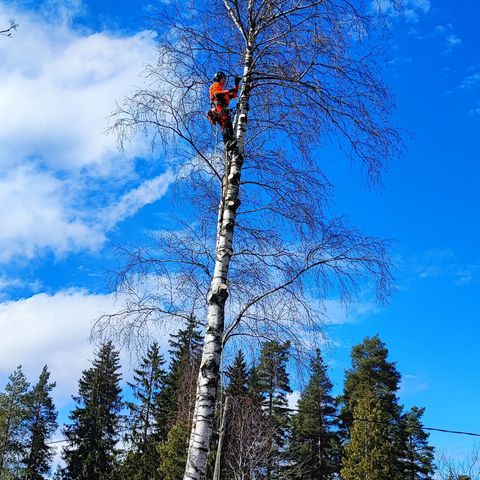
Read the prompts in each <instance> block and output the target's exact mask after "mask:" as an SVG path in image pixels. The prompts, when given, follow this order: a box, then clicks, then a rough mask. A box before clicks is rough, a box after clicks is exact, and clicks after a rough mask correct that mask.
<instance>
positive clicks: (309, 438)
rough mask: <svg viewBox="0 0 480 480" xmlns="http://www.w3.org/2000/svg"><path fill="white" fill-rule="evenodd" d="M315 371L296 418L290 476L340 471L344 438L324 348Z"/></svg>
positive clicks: (309, 479) (315, 478)
mask: <svg viewBox="0 0 480 480" xmlns="http://www.w3.org/2000/svg"><path fill="white" fill-rule="evenodd" d="M310 368H311V371H312V374H311V377H310V381H309V382H308V385H307V387H306V388H305V391H304V392H303V393H302V395H301V397H300V399H299V401H298V413H297V414H296V415H295V416H294V417H293V421H292V435H291V436H292V439H291V442H290V449H289V450H290V451H289V457H290V458H289V459H290V462H291V469H290V470H291V475H290V478H295V479H305V480H328V479H332V478H334V477H335V474H336V473H338V470H339V460H340V440H339V438H338V434H337V432H336V428H335V423H336V418H335V416H336V412H337V407H336V401H335V399H334V398H333V397H332V395H331V390H332V387H333V385H332V383H331V381H330V380H329V378H328V375H327V367H326V366H325V364H324V363H323V358H322V355H321V352H320V350H318V349H317V351H316V355H315V357H314V358H313V359H312V361H311V365H310Z"/></svg>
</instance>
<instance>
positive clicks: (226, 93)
mask: <svg viewBox="0 0 480 480" xmlns="http://www.w3.org/2000/svg"><path fill="white" fill-rule="evenodd" d="M237 94H238V87H234V88H232V89H231V90H225V89H224V88H223V85H222V84H221V83H220V82H214V83H213V85H212V86H211V87H210V100H211V101H212V104H213V103H214V102H215V101H217V102H219V104H220V105H221V106H222V107H228V104H229V103H230V99H232V98H237Z"/></svg>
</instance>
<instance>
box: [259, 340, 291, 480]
mask: <svg viewBox="0 0 480 480" xmlns="http://www.w3.org/2000/svg"><path fill="white" fill-rule="evenodd" d="M289 349H290V342H285V343H279V342H277V341H268V342H265V343H264V344H263V346H262V351H261V353H260V363H259V365H258V369H257V371H256V373H255V375H257V376H258V380H257V379H255V381H256V382H257V386H256V388H259V389H260V394H261V397H262V399H263V400H262V405H263V408H264V410H265V415H266V417H267V419H268V422H269V425H270V426H271V428H273V431H274V435H273V436H272V439H271V442H270V455H269V456H268V458H267V461H266V465H265V470H266V476H265V478H266V479H267V480H268V479H270V478H272V477H274V476H276V475H277V474H278V473H279V471H280V470H281V468H282V467H281V464H282V463H283V460H284V448H285V443H286V434H287V432H286V430H287V427H288V424H289V417H290V414H289V411H288V409H287V407H288V398H287V394H289V393H291V392H292V389H291V388H290V380H289V376H288V372H287V363H288V360H289Z"/></svg>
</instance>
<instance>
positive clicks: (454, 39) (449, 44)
mask: <svg viewBox="0 0 480 480" xmlns="http://www.w3.org/2000/svg"><path fill="white" fill-rule="evenodd" d="M445 42H446V47H445V50H444V52H443V53H444V54H445V55H448V54H450V53H452V52H453V50H455V49H456V48H458V47H459V46H460V45H461V44H462V39H461V38H460V37H458V36H457V35H455V34H454V33H452V34H450V35H448V36H447V37H446V39H445Z"/></svg>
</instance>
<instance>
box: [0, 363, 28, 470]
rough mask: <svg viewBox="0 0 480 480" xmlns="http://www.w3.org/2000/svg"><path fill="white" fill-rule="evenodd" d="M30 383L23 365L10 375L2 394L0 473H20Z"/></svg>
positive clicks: (0, 399) (0, 397)
mask: <svg viewBox="0 0 480 480" xmlns="http://www.w3.org/2000/svg"><path fill="white" fill-rule="evenodd" d="M28 387H29V384H28V382H27V379H26V378H25V375H24V374H23V371H22V367H21V366H18V367H17V369H16V370H15V371H14V372H13V373H12V374H11V375H10V377H9V379H8V384H7V385H6V387H5V392H4V393H1V394H0V474H1V475H2V478H3V477H5V478H8V474H10V475H13V476H17V475H19V474H20V461H21V458H22V456H23V455H24V453H25V448H26V445H25V439H26V437H27V427H26V419H27V415H28V408H27V405H26V396H27V394H28Z"/></svg>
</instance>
